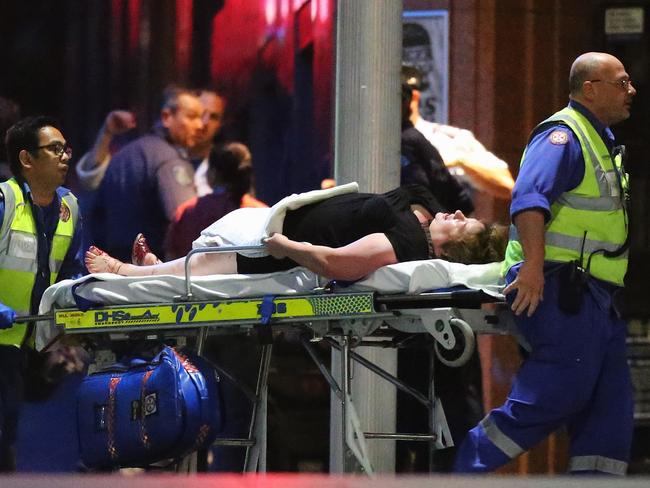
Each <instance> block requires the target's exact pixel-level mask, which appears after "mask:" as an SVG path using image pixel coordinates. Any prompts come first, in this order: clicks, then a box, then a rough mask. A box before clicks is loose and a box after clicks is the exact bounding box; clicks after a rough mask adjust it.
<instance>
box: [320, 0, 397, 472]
mask: <svg viewBox="0 0 650 488" xmlns="http://www.w3.org/2000/svg"><path fill="white" fill-rule="evenodd" d="M337 8H338V10H337V23H336V30H337V32H336V68H335V72H336V80H335V96H334V98H335V110H334V112H335V115H334V118H335V123H334V168H335V169H334V177H335V179H336V181H337V182H338V183H339V184H341V183H348V182H351V181H357V182H358V183H359V186H360V189H361V191H364V192H384V191H387V190H390V189H392V188H395V187H397V186H398V185H399V173H400V164H399V160H400V132H401V116H400V106H401V102H400V76H399V73H400V67H401V51H402V1H401V0H375V1H359V0H339V1H338V7H337ZM356 352H358V353H360V354H362V355H363V356H365V357H366V358H368V359H370V360H372V361H373V362H376V363H378V364H379V365H380V366H381V367H382V368H384V369H386V370H387V371H389V372H392V373H394V372H395V371H396V369H397V353H396V351H394V350H386V349H378V348H358V349H356ZM332 371H333V374H334V375H335V377H336V378H337V379H338V380H339V381H342V378H340V377H339V371H340V354H338V353H337V352H334V351H333V352H332ZM351 373H352V392H353V397H352V399H353V402H354V405H355V407H356V409H357V413H358V414H359V417H360V420H361V427H362V429H363V430H364V431H372V432H394V431H395V403H396V393H395V389H394V388H393V387H392V386H391V385H389V384H387V383H385V382H384V381H383V380H381V379H379V378H378V377H377V376H375V375H373V374H371V373H369V372H367V371H366V370H365V368H363V367H362V366H360V365H353V367H352V369H351ZM331 406H332V413H331V424H330V425H331V430H330V439H331V443H330V472H332V473H336V472H342V471H346V470H349V469H350V467H351V466H353V464H354V463H350V462H349V461H350V459H349V458H345V456H344V452H341V451H342V449H343V447H342V444H341V442H340V432H341V404H340V402H339V400H338V399H337V398H336V397H334V396H333V397H332V401H331ZM368 448H369V458H370V462H371V464H372V466H373V468H374V470H375V472H386V473H390V472H394V471H395V443H394V441H383V440H381V441H380V440H370V441H368Z"/></svg>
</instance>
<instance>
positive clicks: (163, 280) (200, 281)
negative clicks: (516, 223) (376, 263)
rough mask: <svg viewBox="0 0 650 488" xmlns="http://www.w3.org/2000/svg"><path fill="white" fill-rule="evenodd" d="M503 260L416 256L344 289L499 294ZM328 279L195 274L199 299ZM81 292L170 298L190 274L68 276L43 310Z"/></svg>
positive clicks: (283, 290)
mask: <svg viewBox="0 0 650 488" xmlns="http://www.w3.org/2000/svg"><path fill="white" fill-rule="evenodd" d="M499 270H500V263H490V264H481V265H478V264H477V265H464V264H459V263H450V262H448V261H443V260H440V259H430V260H424V261H410V262H405V263H398V264H391V265H389V266H384V267H382V268H379V269H378V270H377V271H375V272H373V273H371V274H370V275H368V276H367V277H366V278H365V279H363V280H361V281H358V282H356V283H354V284H353V285H351V286H350V287H347V288H345V290H344V291H377V292H380V293H386V294H390V293H410V294H418V293H422V292H424V291H427V290H433V289H438V288H446V287H450V286H458V285H463V286H467V287H468V288H472V289H481V290H484V291H485V292H486V293H489V294H491V295H493V296H499V295H500V292H501V290H502V288H503V283H502V281H501V277H500V272H499ZM326 281H327V280H324V279H323V278H321V277H319V276H318V275H316V274H315V273H313V272H311V271H309V270H308V269H306V268H294V269H291V270H288V271H283V272H280V273H270V274H258V275H212V276H197V277H195V278H192V293H193V294H194V297H195V299H196V300H209V299H219V298H227V297H233V298H243V297H255V296H263V295H269V294H271V295H292V294H294V295H295V294H308V293H310V292H312V291H313V290H314V289H316V288H318V287H319V286H323V285H324V284H325V283H326ZM75 285H78V286H77V288H76V290H75V293H76V294H77V295H79V296H80V297H83V298H86V299H88V300H91V301H93V302H98V303H103V304H107V305H109V304H111V305H124V304H129V303H155V302H157V303H161V302H170V301H172V300H173V299H174V297H175V296H178V295H184V294H185V278H183V277H178V276H147V277H138V278H133V277H123V276H117V275H113V274H109V273H100V274H95V275H89V276H85V277H83V278H80V279H78V280H65V281H62V282H60V283H57V284H55V285H53V286H51V287H49V288H48V289H47V290H46V291H45V293H44V294H43V298H42V300H41V303H40V307H39V313H40V314H46V313H48V312H50V311H51V310H52V309H53V308H54V307H57V308H66V307H75V306H76V304H75V301H74V298H73V296H72V288H73V286H75ZM55 333H56V330H55V328H54V326H53V324H51V323H49V322H41V323H39V324H37V327H36V347H37V348H38V349H40V348H42V347H44V346H45V345H46V344H47V343H48V342H49V341H50V340H51V338H52V337H53V336H54V334H55Z"/></svg>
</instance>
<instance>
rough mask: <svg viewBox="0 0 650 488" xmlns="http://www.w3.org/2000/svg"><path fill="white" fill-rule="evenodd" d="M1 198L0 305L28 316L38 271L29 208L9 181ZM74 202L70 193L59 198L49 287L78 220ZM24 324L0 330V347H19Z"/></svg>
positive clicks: (2, 186) (2, 185) (1, 188)
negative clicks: (2, 210)
mask: <svg viewBox="0 0 650 488" xmlns="http://www.w3.org/2000/svg"><path fill="white" fill-rule="evenodd" d="M0 191H1V192H2V194H3V196H4V207H5V210H4V219H3V221H2V222H1V224H2V226H1V227H0V302H2V303H4V304H5V305H8V306H9V307H11V308H13V309H14V310H15V311H16V312H18V313H20V314H29V313H30V309H31V298H32V288H33V287H34V283H35V280H36V278H35V277H36V273H38V272H39V269H38V259H37V244H38V239H37V235H36V232H37V231H36V223H35V221H34V217H33V215H32V206H31V205H30V203H29V202H26V201H25V197H24V195H23V192H22V191H21V188H20V185H19V184H18V182H17V181H16V180H15V179H14V178H12V179H10V180H9V181H6V182H4V183H0ZM78 216H79V209H78V205H77V200H76V198H75V196H74V195H73V194H72V193H68V194H67V195H65V196H64V197H63V198H62V199H61V211H60V213H59V223H58V224H57V226H56V230H55V232H54V238H53V240H52V245H51V249H50V257H49V268H50V284H53V283H54V282H55V281H56V278H57V276H58V273H59V270H60V269H61V264H62V263H63V259H64V258H65V256H66V254H67V252H68V249H69V248H70V244H71V242H72V237H73V235H74V229H75V226H76V223H77V220H78ZM26 330H27V325H26V324H20V323H16V324H14V325H13V327H11V328H9V329H4V330H0V344H5V345H12V344H13V345H15V346H20V345H21V344H22V342H23V339H24V337H25V332H26Z"/></svg>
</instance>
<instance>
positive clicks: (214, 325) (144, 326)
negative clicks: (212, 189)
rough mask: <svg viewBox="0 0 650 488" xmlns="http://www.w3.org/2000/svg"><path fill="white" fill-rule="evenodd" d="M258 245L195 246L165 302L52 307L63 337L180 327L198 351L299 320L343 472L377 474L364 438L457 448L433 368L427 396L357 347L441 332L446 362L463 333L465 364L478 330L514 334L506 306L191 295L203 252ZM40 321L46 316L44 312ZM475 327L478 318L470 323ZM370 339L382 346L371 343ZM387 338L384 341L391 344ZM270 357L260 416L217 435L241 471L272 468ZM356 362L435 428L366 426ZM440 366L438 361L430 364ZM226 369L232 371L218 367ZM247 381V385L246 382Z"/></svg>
mask: <svg viewBox="0 0 650 488" xmlns="http://www.w3.org/2000/svg"><path fill="white" fill-rule="evenodd" d="M242 249H259V246H245V247H236V248H232V247H229V248H203V249H195V250H193V251H192V252H191V253H190V254H188V257H187V259H186V263H185V270H186V294H185V295H184V296H179V297H175V299H174V301H172V302H168V303H152V304H132V305H111V306H103V307H99V308H93V309H90V310H85V311H83V310H79V309H70V308H63V309H55V310H54V311H53V314H52V320H53V323H54V324H55V325H56V327H57V329H58V331H59V336H58V337H60V336H62V335H76V334H108V335H109V337H118V336H128V335H129V334H132V333H138V334H145V335H146V334H148V333H151V334H153V335H155V334H157V333H159V332H161V331H162V332H165V331H173V333H174V334H181V335H195V336H196V345H195V348H196V350H197V352H198V353H199V354H200V353H201V352H202V349H203V345H204V341H205V339H206V337H207V335H208V333H243V332H251V331H253V330H257V331H258V332H261V334H262V335H264V336H267V337H269V336H270V331H271V330H272V329H273V328H282V327H290V328H296V327H299V328H301V329H302V330H304V331H305V332H306V333H307V335H308V337H309V338H306V337H303V338H301V343H302V345H303V347H304V348H305V350H306V351H307V353H308V354H309V356H310V357H311V358H312V360H314V362H315V363H316V365H317V367H318V369H319V370H320V372H321V373H322V374H323V376H324V377H325V379H326V380H327V382H328V383H329V385H330V388H331V391H332V392H333V393H334V394H335V395H336V397H337V398H338V400H339V402H340V405H341V419H340V421H341V424H340V425H341V438H340V439H339V440H338V442H335V443H334V444H335V445H332V446H331V448H330V450H331V453H332V455H333V456H336V457H337V458H338V459H339V463H340V465H341V466H343V471H344V472H358V471H362V472H365V473H367V474H372V473H373V468H372V466H371V465H370V462H369V459H368V455H367V448H366V440H367V439H392V440H410V441H425V442H428V444H429V457H430V462H431V461H432V458H433V453H434V451H435V450H436V449H440V448H445V447H450V446H452V445H453V441H452V439H451V436H450V433H449V429H448V427H447V423H446V419H445V416H444V410H443V408H442V405H441V403H440V401H439V399H437V397H436V396H435V390H434V385H433V380H432V378H433V370H432V369H431V371H430V372H429V373H430V379H431V380H430V382H429V385H430V387H429V392H428V394H427V395H426V396H425V395H423V394H422V393H420V392H418V391H416V390H414V389H413V388H411V387H410V386H409V385H407V384H405V383H404V382H402V381H400V380H399V379H398V378H396V377H395V376H393V375H391V374H390V373H388V372H386V371H384V370H382V369H381V368H379V367H378V366H377V365H375V364H372V363H371V362H369V361H368V360H366V359H364V358H363V357H361V356H359V355H358V354H356V353H354V351H353V349H354V348H355V347H357V346H358V345H368V344H365V343H364V339H365V338H367V337H369V336H371V335H377V334H379V335H381V334H382V333H385V332H387V331H389V330H391V329H392V330H396V331H399V332H404V333H429V334H431V336H433V338H434V339H435V345H436V352H437V353H438V355H439V357H440V358H441V360H443V362H444V361H445V359H444V355H442V354H441V352H442V353H444V351H452V350H453V349H454V347H455V346H456V341H457V340H458V339H459V338H462V339H463V340H464V341H465V348H464V349H463V352H462V354H461V355H460V356H459V357H458V358H455V359H452V360H448V361H449V363H448V364H450V365H460V364H462V363H463V362H464V361H465V360H466V359H467V358H468V357H469V356H470V355H471V353H472V352H473V347H474V333H490V334H513V333H516V332H515V328H514V325H513V323H512V321H511V319H510V317H509V314H508V312H507V311H505V310H504V309H503V307H499V306H498V305H497V306H496V307H492V309H485V307H483V305H484V304H486V303H497V304H498V303H499V302H500V301H501V300H499V299H497V298H494V297H492V296H490V295H488V294H486V293H484V292H482V291H480V290H468V289H463V290H453V289H452V290H446V291H436V292H430V293H423V294H420V295H387V296H381V295H380V294H378V293H376V292H340V291H336V292H333V291H331V290H327V289H320V290H317V291H316V292H315V293H314V294H310V295H288V296H273V297H272V296H266V297H256V298H235V299H212V300H193V294H192V292H191V277H190V267H189V261H190V258H191V257H192V256H193V255H195V254H197V253H199V252H232V251H238V250H242ZM41 318H42V317H41ZM470 324H471V325H470ZM322 340H325V341H327V343H328V344H329V345H330V346H331V347H332V348H333V349H335V350H338V351H339V352H340V355H341V361H340V366H339V370H338V372H337V373H336V376H338V380H337V379H335V373H334V372H332V371H331V370H330V369H328V368H327V366H326V365H325V364H324V363H323V362H322V360H320V358H319V357H318V355H317V353H316V352H315V350H314V348H313V346H312V342H315V341H322ZM371 344H372V345H377V343H376V342H374V341H373V343H371ZM385 346H386V344H385V343H384V344H382V347H385ZM271 354H272V345H271V343H268V344H265V345H263V347H262V351H261V358H260V366H259V371H258V375H257V382H256V386H255V392H254V393H253V392H249V393H248V396H249V397H250V398H251V401H252V402H253V413H252V416H251V421H250V425H249V433H248V438H246V439H223V438H222V439H218V440H217V442H216V444H218V445H224V446H240V447H245V448H246V457H245V465H244V470H245V471H247V472H263V471H265V470H266V437H267V426H266V415H267V396H268V389H267V381H268V372H269V364H270V360H271ZM353 361H354V362H357V363H359V364H361V365H362V366H364V367H366V368H368V369H369V370H371V371H372V372H373V373H375V374H377V375H379V376H380V377H381V378H383V379H385V380H386V381H388V382H389V383H391V384H392V385H393V386H395V387H396V388H398V389H400V390H401V391H403V392H405V393H407V394H408V395H410V396H412V397H414V398H415V399H416V400H417V401H419V402H420V403H422V404H423V405H424V406H425V407H427V409H428V411H429V427H430V429H429V432H428V433H426V434H414V433H408V434H400V433H381V432H379V433H378V432H363V431H362V430H361V428H360V426H359V425H360V424H359V419H358V416H357V413H356V410H355V408H354V404H353V402H352V400H351V395H352V390H351V388H352V387H351V364H352V362H353ZM432 364H433V361H432ZM220 373H221V374H224V375H226V376H227V375H228V372H226V371H223V370H220ZM240 387H241V385H240Z"/></svg>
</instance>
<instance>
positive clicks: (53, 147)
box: [36, 142, 72, 158]
mask: <svg viewBox="0 0 650 488" xmlns="http://www.w3.org/2000/svg"><path fill="white" fill-rule="evenodd" d="M36 149H47V150H48V151H50V152H52V153H54V154H55V155H56V156H58V157H60V158H62V157H63V155H64V154H67V156H68V157H69V158H71V157H72V148H71V147H70V145H69V144H67V143H66V144H61V143H60V142H53V143H52V144H46V145H44V146H37V147H36Z"/></svg>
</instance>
